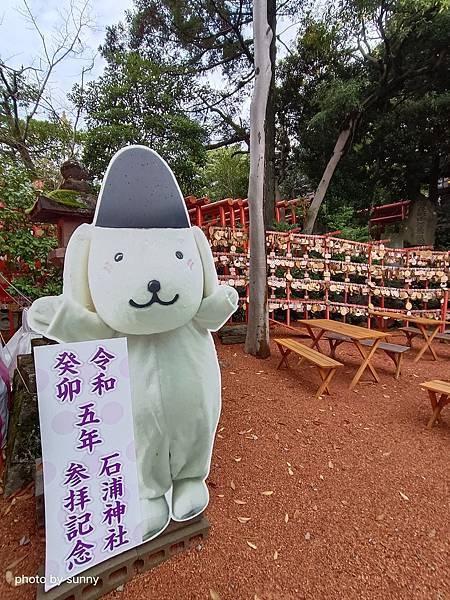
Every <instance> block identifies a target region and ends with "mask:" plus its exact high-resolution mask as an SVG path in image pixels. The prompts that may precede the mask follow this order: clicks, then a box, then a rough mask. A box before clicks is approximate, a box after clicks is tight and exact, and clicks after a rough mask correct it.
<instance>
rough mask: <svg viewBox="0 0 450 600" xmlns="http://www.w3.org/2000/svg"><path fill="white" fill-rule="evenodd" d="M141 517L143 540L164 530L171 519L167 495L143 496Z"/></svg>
mask: <svg viewBox="0 0 450 600" xmlns="http://www.w3.org/2000/svg"><path fill="white" fill-rule="evenodd" d="M141 518H142V539H143V540H148V539H149V538H151V537H153V536H154V535H156V534H157V533H159V532H160V531H162V530H163V529H164V528H165V526H166V525H167V523H168V521H169V506H168V505H167V501H166V499H165V497H164V496H160V497H159V498H150V499H148V498H141Z"/></svg>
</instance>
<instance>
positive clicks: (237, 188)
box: [201, 146, 249, 201]
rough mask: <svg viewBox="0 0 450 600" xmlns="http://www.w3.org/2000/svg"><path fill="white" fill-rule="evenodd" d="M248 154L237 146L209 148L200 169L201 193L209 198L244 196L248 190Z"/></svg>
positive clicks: (220, 198) (219, 198)
mask: <svg viewBox="0 0 450 600" xmlns="http://www.w3.org/2000/svg"><path fill="white" fill-rule="evenodd" d="M248 175H249V160H248V154H243V153H242V152H240V151H239V147H237V146H230V147H229V148H218V149H217V150H210V151H209V152H208V155H207V159H206V165H205V167H204V168H203V169H202V171H201V177H202V179H203V181H204V184H203V186H204V187H203V189H202V194H204V195H205V196H208V197H209V198H211V200H214V201H215V200H222V199H224V198H246V197H247V191H248Z"/></svg>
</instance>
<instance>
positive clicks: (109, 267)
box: [103, 260, 112, 273]
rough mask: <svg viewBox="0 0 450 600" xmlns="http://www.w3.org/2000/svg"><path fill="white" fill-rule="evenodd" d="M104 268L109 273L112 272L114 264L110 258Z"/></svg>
mask: <svg viewBox="0 0 450 600" xmlns="http://www.w3.org/2000/svg"><path fill="white" fill-rule="evenodd" d="M103 270H104V271H106V272H107V273H111V271H112V264H111V263H110V262H109V260H107V261H106V262H105V263H104V264H103Z"/></svg>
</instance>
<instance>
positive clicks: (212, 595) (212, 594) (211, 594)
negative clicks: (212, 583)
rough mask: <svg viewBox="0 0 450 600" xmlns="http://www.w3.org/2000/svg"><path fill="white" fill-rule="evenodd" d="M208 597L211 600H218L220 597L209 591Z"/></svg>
mask: <svg viewBox="0 0 450 600" xmlns="http://www.w3.org/2000/svg"><path fill="white" fill-rule="evenodd" d="M209 596H210V598H211V600H220V596H219V594H218V593H217V592H215V591H214V590H209Z"/></svg>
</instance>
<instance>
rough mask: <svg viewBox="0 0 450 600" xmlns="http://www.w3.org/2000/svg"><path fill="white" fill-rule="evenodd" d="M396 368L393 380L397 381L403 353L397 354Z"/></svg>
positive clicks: (400, 370)
mask: <svg viewBox="0 0 450 600" xmlns="http://www.w3.org/2000/svg"><path fill="white" fill-rule="evenodd" d="M396 357H397V368H396V369H395V379H399V378H400V375H401V372H402V360H403V352H402V353H401V354H397V355H396Z"/></svg>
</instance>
